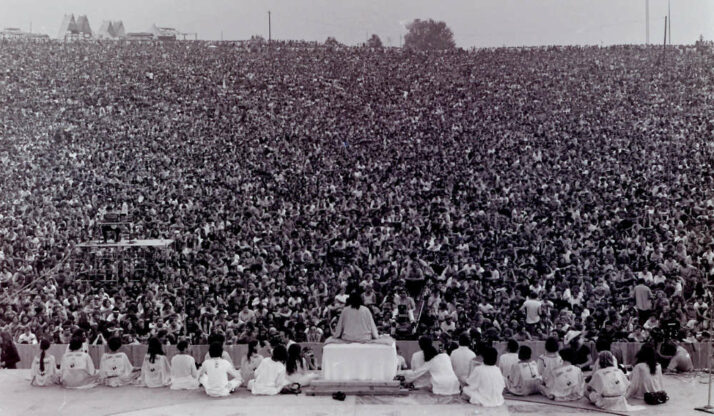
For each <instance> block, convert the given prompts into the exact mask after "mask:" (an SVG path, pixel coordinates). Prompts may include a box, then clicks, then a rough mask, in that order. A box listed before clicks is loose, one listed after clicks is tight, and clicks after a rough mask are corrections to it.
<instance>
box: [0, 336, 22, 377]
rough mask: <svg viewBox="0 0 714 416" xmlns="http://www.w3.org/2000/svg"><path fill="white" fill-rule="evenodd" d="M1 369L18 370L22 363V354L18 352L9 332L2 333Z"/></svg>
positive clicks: (0, 338)
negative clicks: (19, 364) (18, 364)
mask: <svg viewBox="0 0 714 416" xmlns="http://www.w3.org/2000/svg"><path fill="white" fill-rule="evenodd" d="M0 350H2V351H0V368H9V369H15V368H17V363H18V362H20V354H18V352H17V347H15V343H14V342H12V335H10V333H9V332H7V331H2V332H0Z"/></svg>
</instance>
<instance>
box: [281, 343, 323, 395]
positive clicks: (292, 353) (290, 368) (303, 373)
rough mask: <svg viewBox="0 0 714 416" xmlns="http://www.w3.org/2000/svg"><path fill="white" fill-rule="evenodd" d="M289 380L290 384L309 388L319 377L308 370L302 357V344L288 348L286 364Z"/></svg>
mask: <svg viewBox="0 0 714 416" xmlns="http://www.w3.org/2000/svg"><path fill="white" fill-rule="evenodd" d="M285 370H286V374H287V379H288V381H289V382H290V383H297V384H299V385H300V386H308V385H310V383H311V382H312V380H314V379H315V378H316V377H317V376H318V375H317V374H316V373H311V372H309V371H308V370H307V365H306V363H305V359H304V358H303V356H302V348H301V347H300V344H292V345H291V346H290V347H289V348H288V359H287V361H286V363H285Z"/></svg>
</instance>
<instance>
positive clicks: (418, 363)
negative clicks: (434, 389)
mask: <svg viewBox="0 0 714 416" xmlns="http://www.w3.org/2000/svg"><path fill="white" fill-rule="evenodd" d="M432 343H433V341H432V340H431V338H430V337H428V336H423V337H421V338H419V351H416V352H415V353H413V354H412V358H411V360H410V364H411V369H412V370H418V369H420V368H421V367H423V366H424V364H425V363H426V362H425V360H424V350H425V349H426V348H428V347H429V346H431V345H432ZM412 384H413V385H414V388H416V389H422V388H425V387H429V386H431V375H430V374H429V373H425V374H424V375H423V376H421V377H419V378H417V379H416V380H414V381H413V382H412Z"/></svg>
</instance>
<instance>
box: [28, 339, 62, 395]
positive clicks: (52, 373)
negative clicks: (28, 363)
mask: <svg viewBox="0 0 714 416" xmlns="http://www.w3.org/2000/svg"><path fill="white" fill-rule="evenodd" d="M48 349H50V341H49V340H47V339H43V340H42V341H40V351H41V352H40V355H39V356H36V357H35V358H34V359H33V360H32V367H31V369H30V375H31V377H32V379H31V381H30V384H31V385H33V386H36V387H46V386H51V385H54V384H57V382H58V381H59V374H57V366H56V364H55V356H54V355H52V354H47V350H48Z"/></svg>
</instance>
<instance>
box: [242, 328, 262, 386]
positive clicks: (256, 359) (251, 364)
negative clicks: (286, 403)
mask: <svg viewBox="0 0 714 416" xmlns="http://www.w3.org/2000/svg"><path fill="white" fill-rule="evenodd" d="M257 350H258V340H257V339H254V340H251V341H250V342H249V343H248V354H246V355H245V357H243V359H242V360H241V363H240V375H241V377H242V378H243V381H244V382H245V383H248V382H250V380H252V379H253V378H254V377H255V369H256V368H258V366H259V365H260V363H261V361H263V356H262V355H260V354H258V352H257Z"/></svg>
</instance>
